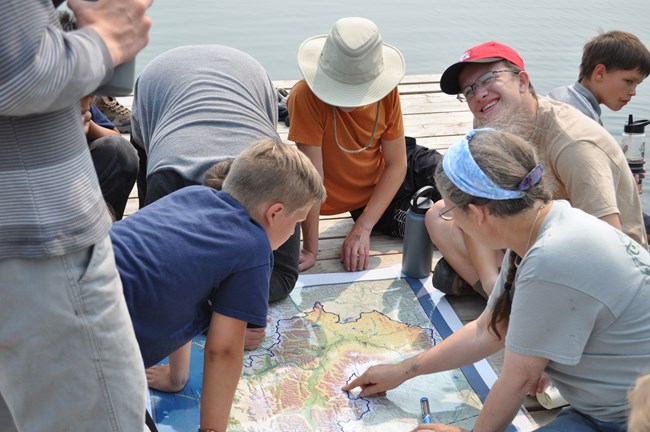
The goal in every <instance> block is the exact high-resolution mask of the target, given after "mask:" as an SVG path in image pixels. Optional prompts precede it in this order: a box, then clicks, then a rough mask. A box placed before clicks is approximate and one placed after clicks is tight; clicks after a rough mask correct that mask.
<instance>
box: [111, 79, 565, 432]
mask: <svg viewBox="0 0 650 432" xmlns="http://www.w3.org/2000/svg"><path fill="white" fill-rule="evenodd" d="M439 81H440V74H431V75H408V76H406V77H404V79H403V80H402V82H401V83H400V84H399V91H400V98H401V104H402V111H403V115H404V127H405V132H406V135H407V136H412V137H414V138H416V139H417V143H418V144H420V145H423V146H425V147H429V148H435V149H437V150H439V151H441V152H443V153H444V151H445V150H446V149H447V148H448V147H449V146H450V145H451V144H453V143H455V142H457V141H458V140H459V139H460V138H461V137H462V136H463V135H465V133H466V132H467V131H468V130H470V129H471V128H472V114H471V113H470V111H469V110H468V108H467V105H466V104H464V103H460V102H459V101H458V100H457V99H456V98H455V97H454V96H449V95H447V94H444V93H442V91H441V90H440V86H439ZM295 82H296V81H295V80H288V81H274V84H275V86H276V87H278V88H283V89H286V90H287V91H289V90H291V87H293V84H294V83H295ZM119 99H120V102H121V103H122V104H123V105H125V106H130V105H131V101H132V99H131V98H119ZM278 132H279V134H280V136H281V137H282V139H284V140H286V138H287V134H288V132H289V128H288V127H286V126H285V125H284V124H283V123H279V124H278ZM137 208H138V200H137V190H135V189H134V191H133V192H132V194H131V197H130V198H129V202H128V204H127V208H126V211H125V215H129V214H131V213H133V212H135V211H136V210H137ZM352 224H353V221H352V219H351V218H350V215H349V214H347V213H346V214H340V215H334V216H321V221H320V225H319V243H318V245H319V251H318V260H317V262H316V265H315V266H314V267H312V268H311V269H309V270H307V271H305V272H304V273H306V274H318V273H334V272H344V271H345V269H344V267H343V265H342V264H341V263H340V261H339V257H338V253H339V249H340V247H341V244H342V242H343V240H344V239H345V236H346V235H347V233H348V232H349V231H350V229H351V227H352ZM440 258H441V255H440V253H439V252H438V251H435V252H434V256H433V261H432V268H433V267H435V264H436V262H437V261H438V260H439V259H440ZM401 262H402V241H401V240H400V239H396V238H394V237H389V236H386V235H382V234H373V235H372V236H371V240H370V260H369V269H375V268H381V267H387V266H391V265H394V264H399V263H401ZM448 300H449V303H450V304H451V306H452V307H453V309H454V310H455V312H456V314H457V315H458V317H459V318H460V320H461V321H462V322H463V323H467V322H469V321H472V320H473V319H475V318H476V317H478V315H479V314H480V313H481V312H482V311H483V309H484V307H485V300H483V298H481V297H480V296H478V295H472V296H467V297H450V298H448ZM489 362H490V364H491V365H492V367H493V368H494V369H495V370H496V371H497V373H498V372H499V371H500V370H501V367H502V365H503V353H502V352H501V353H497V354H495V355H493V356H491V357H490V358H489ZM524 407H525V408H526V410H527V412H528V413H529V414H530V416H531V418H532V419H533V420H534V421H535V422H537V423H538V424H539V425H544V424H546V423H548V422H549V421H550V420H552V419H553V418H555V416H556V415H557V413H558V412H559V409H554V410H546V409H544V408H543V407H542V406H541V405H539V403H538V402H537V400H536V399H535V398H532V397H527V398H526V401H525V403H524Z"/></svg>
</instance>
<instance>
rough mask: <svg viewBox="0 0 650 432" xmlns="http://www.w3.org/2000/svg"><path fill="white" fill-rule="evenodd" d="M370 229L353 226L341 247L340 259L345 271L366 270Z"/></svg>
mask: <svg viewBox="0 0 650 432" xmlns="http://www.w3.org/2000/svg"><path fill="white" fill-rule="evenodd" d="M370 232H371V230H370V229H366V228H363V227H360V226H359V224H354V226H353V227H352V230H350V233H349V234H348V235H347V237H346V238H345V240H344V241H343V245H341V251H340V258H341V262H342V263H343V266H344V267H345V269H346V270H347V271H358V270H365V269H367V268H368V256H369V255H370Z"/></svg>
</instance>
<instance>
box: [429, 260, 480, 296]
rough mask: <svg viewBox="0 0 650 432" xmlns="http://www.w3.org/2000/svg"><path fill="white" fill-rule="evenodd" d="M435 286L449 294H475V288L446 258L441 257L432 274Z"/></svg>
mask: <svg viewBox="0 0 650 432" xmlns="http://www.w3.org/2000/svg"><path fill="white" fill-rule="evenodd" d="M431 283H432V284H433V287H434V288H436V289H437V290H439V291H442V292H443V293H445V294H447V295H453V296H466V295H470V294H474V288H472V286H471V285H470V284H468V283H467V282H465V281H464V280H463V278H461V277H460V275H459V274H458V273H456V271H455V270H454V269H453V268H451V266H450V265H449V263H448V262H447V260H446V259H444V258H440V260H438V263H437V264H436V267H435V268H434V269H433V276H431Z"/></svg>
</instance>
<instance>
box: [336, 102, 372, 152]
mask: <svg viewBox="0 0 650 432" xmlns="http://www.w3.org/2000/svg"><path fill="white" fill-rule="evenodd" d="M380 108H381V101H377V115H376V116H375V124H374V125H373V127H372V132H371V134H370V139H369V140H368V143H367V144H366V145H365V146H364V147H363V148H360V149H356V150H350V149H347V148H345V147H343V146H342V145H341V144H340V143H339V138H338V134H337V133H336V107H332V116H333V117H334V141H336V145H337V146H339V148H340V149H341V150H342V151H344V152H345V153H348V154H356V153H361V152H362V151H366V150H368V149H369V148H370V147H371V146H372V140H373V139H374V138H375V131H376V130H377V123H378V122H379V110H380Z"/></svg>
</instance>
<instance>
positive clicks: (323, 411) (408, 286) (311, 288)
mask: <svg viewBox="0 0 650 432" xmlns="http://www.w3.org/2000/svg"><path fill="white" fill-rule="evenodd" d="M368 273H369V274H370V275H372V272H368ZM314 276H316V275H314ZM314 276H312V277H307V278H305V277H303V276H301V280H305V279H306V280H308V281H309V282H308V284H306V283H304V282H301V281H299V285H298V286H297V288H296V289H295V290H294V292H293V293H292V295H291V296H290V297H289V298H287V299H286V300H283V301H281V302H277V303H274V304H273V305H272V306H271V307H270V308H269V318H268V325H267V329H266V338H265V340H264V342H262V344H261V345H260V347H259V348H258V349H257V350H255V351H247V352H245V355H244V367H243V371H242V376H241V378H240V381H239V385H238V387H237V392H236V394H235V400H234V402H233V407H232V410H231V413H230V424H229V427H228V430H232V431H297V432H298V431H341V432H348V431H350V432H351V431H410V430H411V429H412V428H414V427H415V426H416V425H417V424H418V419H419V416H420V403H419V401H420V398H421V397H423V396H426V397H428V398H429V403H430V406H431V415H432V418H433V422H434V423H446V424H450V425H455V426H459V427H463V428H466V429H470V428H471V427H472V426H473V425H474V423H475V421H476V418H477V416H478V414H479V411H480V409H481V407H482V402H481V401H482V400H485V397H486V396H487V392H488V391H489V386H488V384H486V380H484V378H483V376H482V375H483V373H482V372H479V371H478V370H477V369H476V368H475V367H474V366H469V367H466V368H463V369H462V370H461V369H458V370H454V371H449V372H443V373H437V374H431V375H427V376H421V377H417V378H415V379H412V380H409V381H407V382H405V383H404V384H402V385H401V386H399V387H398V388H396V389H394V390H390V391H388V392H387V394H386V396H382V397H369V398H361V397H359V396H358V392H359V390H358V389H357V390H355V391H352V392H350V393H346V392H343V391H341V387H342V386H343V385H345V384H346V383H347V382H349V381H350V380H351V379H353V378H355V377H356V376H358V375H360V374H362V373H363V372H364V371H365V370H366V369H367V368H368V367H370V366H372V365H375V364H379V363H393V362H398V361H400V360H402V359H404V358H407V357H411V356H413V355H415V354H417V353H419V352H421V351H423V350H426V349H427V348H429V347H431V346H433V345H435V344H437V343H439V342H440V341H441V340H442V339H443V338H444V337H446V336H448V335H449V334H450V333H451V332H452V331H453V329H454V328H457V327H458V326H459V325H460V324H459V322H454V323H452V324H453V325H450V323H449V322H448V321H449V320H448V319H446V318H445V316H444V315H445V314H444V313H441V312H440V309H443V308H441V306H446V308H447V309H448V310H449V311H451V308H450V307H449V305H448V303H447V302H446V301H445V300H444V297H443V296H441V295H438V298H437V300H434V299H433V298H434V297H435V295H430V291H434V292H435V293H438V292H437V291H436V290H427V289H426V287H425V286H423V283H422V281H420V280H414V279H405V278H399V272H397V276H396V277H390V278H384V279H374V280H373V279H372V278H361V279H359V280H354V281H342V282H337V280H336V278H335V277H334V278H327V277H325V278H323V276H326V275H317V276H320V278H316V277H314ZM381 276H382V275H381V274H380V275H379V277H381ZM324 279H325V280H327V279H331V282H327V283H324V284H321V283H319V281H322V280H324ZM367 279H370V280H367ZM438 294H439V293H438ZM443 312H444V310H443ZM452 314H453V311H452ZM452 318H455V320H452V321H457V318H456V317H455V315H454V316H453V317H452ZM204 343H205V338H204V337H197V338H195V339H194V341H193V344H192V363H191V377H190V382H189V383H188V384H187V386H186V387H185V389H183V391H181V392H179V393H175V394H169V393H161V392H156V391H151V395H150V398H151V405H152V406H151V408H152V410H153V417H154V419H155V421H156V423H157V425H158V428H159V430H160V431H161V432H163V431H190V430H196V429H197V427H198V422H199V402H200V386H201V379H202V363H203V346H204ZM484 363H486V362H484ZM479 369H481V368H479ZM482 369H485V370H486V371H487V372H488V375H489V372H491V369H490V368H489V366H487V367H486V365H483V368H482ZM492 374H493V372H492ZM493 379H494V376H492V377H489V378H488V380H487V381H490V380H493ZM521 417H523V415H519V416H518V418H517V419H516V420H517V421H518V422H519V423H521V424H524V426H523V428H522V427H515V426H512V427H511V428H510V430H529V428H528V427H526V423H528V422H527V420H526V419H525V417H524V418H523V419H522V418H521ZM528 425H529V423H528Z"/></svg>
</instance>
